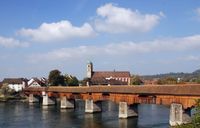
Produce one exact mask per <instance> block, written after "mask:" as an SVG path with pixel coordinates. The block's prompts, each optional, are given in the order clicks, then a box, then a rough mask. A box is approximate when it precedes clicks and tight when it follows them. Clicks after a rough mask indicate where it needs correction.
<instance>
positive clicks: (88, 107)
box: [85, 99, 101, 113]
mask: <svg viewBox="0 0 200 128" xmlns="http://www.w3.org/2000/svg"><path fill="white" fill-rule="evenodd" d="M85 112H86V113H94V112H101V106H100V104H98V103H97V102H94V101H93V100H92V99H86V100H85Z"/></svg>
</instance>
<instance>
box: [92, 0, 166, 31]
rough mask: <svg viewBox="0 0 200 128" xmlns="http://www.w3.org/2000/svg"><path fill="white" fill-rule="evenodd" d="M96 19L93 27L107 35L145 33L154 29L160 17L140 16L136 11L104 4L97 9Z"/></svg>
mask: <svg viewBox="0 0 200 128" xmlns="http://www.w3.org/2000/svg"><path fill="white" fill-rule="evenodd" d="M97 15H98V16H99V17H98V18H96V19H95V27H96V29H97V30H98V31H102V32H108V33H124V32H147V31H149V30H151V29H152V28H154V27H155V26H156V25H157V24H158V23H159V20H160V19H161V17H163V16H164V14H163V13H162V12H160V14H158V15H156V14H141V13H140V12H139V11H138V10H136V11H132V10H131V9H127V8H122V7H118V6H116V5H113V4H112V3H108V4H105V5H103V6H101V7H99V8H98V9H97Z"/></svg>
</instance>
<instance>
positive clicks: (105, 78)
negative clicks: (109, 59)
mask: <svg viewBox="0 0 200 128" xmlns="http://www.w3.org/2000/svg"><path fill="white" fill-rule="evenodd" d="M87 78H89V79H90V84H91V85H130V79H131V75H130V72H128V71H93V64H92V62H89V63H88V64H87Z"/></svg>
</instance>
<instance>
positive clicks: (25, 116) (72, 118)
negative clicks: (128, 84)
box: [0, 100, 169, 128]
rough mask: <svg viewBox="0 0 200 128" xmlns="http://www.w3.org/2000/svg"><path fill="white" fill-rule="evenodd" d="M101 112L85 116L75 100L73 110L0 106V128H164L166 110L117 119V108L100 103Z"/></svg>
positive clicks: (152, 108)
mask: <svg viewBox="0 0 200 128" xmlns="http://www.w3.org/2000/svg"><path fill="white" fill-rule="evenodd" d="M101 105H102V112H101V113H95V114H85V112H84V110H85V104H84V101H82V100H77V101H76V105H75V106H76V108H75V109H60V106H59V105H57V106H42V105H41V104H38V103H35V104H31V105H29V104H28V103H27V104H26V103H19V102H18V103H17V102H16V103H0V115H1V116H0V128H1V127H2V128H27V127H29V128H35V127H37V128H167V127H168V120H169V108H168V107H166V106H159V105H139V106H138V113H139V117H138V118H135V117H134V118H129V119H118V105H117V104H116V103H114V102H110V101H105V102H102V103H101Z"/></svg>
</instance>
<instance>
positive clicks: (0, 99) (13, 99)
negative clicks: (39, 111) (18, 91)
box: [0, 95, 27, 102]
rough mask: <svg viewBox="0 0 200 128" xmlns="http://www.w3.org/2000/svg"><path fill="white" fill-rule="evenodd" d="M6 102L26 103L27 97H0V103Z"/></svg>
mask: <svg viewBox="0 0 200 128" xmlns="http://www.w3.org/2000/svg"><path fill="white" fill-rule="evenodd" d="M7 101H23V102H24V101H27V97H21V96H17V97H16V96H2V95H1V96H0V102H7Z"/></svg>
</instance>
